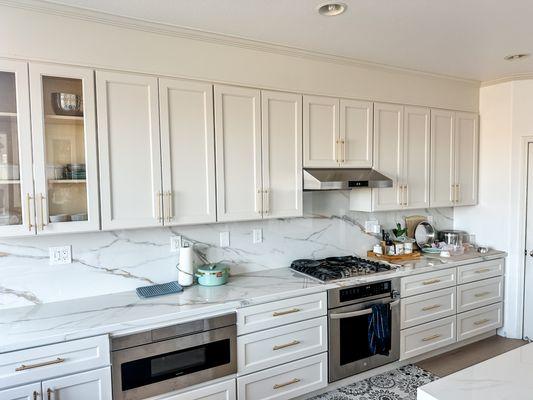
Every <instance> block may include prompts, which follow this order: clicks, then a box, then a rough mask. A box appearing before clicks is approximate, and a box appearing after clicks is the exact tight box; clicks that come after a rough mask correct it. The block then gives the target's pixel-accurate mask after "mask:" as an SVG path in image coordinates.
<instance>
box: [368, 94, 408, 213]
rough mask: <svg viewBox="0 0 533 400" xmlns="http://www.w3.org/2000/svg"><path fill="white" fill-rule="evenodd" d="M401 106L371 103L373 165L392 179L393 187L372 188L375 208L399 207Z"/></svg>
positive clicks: (390, 208) (401, 133) (392, 208)
mask: <svg viewBox="0 0 533 400" xmlns="http://www.w3.org/2000/svg"><path fill="white" fill-rule="evenodd" d="M402 138H403V106H400V105H395V104H380V103H376V104H375V105H374V168H375V169H376V170H377V171H379V172H381V173H382V174H384V175H385V176H387V177H389V178H391V179H392V187H391V188H385V189H375V190H374V195H373V202H374V210H395V209H398V208H399V207H400V197H399V195H400V191H399V188H398V185H399V184H400V182H399V178H400V176H401V167H402V166H401V163H402V152H403V149H402V147H403V143H402Z"/></svg>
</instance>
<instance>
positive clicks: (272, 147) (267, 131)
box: [261, 91, 303, 218]
mask: <svg viewBox="0 0 533 400" xmlns="http://www.w3.org/2000/svg"><path fill="white" fill-rule="evenodd" d="M261 115H262V117H261V121H262V129H261V132H262V158H263V217H264V218H286V217H300V216H302V213H303V211H302V96H300V95H298V94H292V93H282V92H267V91H263V92H261Z"/></svg>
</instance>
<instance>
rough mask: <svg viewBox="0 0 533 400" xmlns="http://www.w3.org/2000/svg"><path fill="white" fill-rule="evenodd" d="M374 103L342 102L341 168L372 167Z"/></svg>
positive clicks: (342, 100)
mask: <svg viewBox="0 0 533 400" xmlns="http://www.w3.org/2000/svg"><path fill="white" fill-rule="evenodd" d="M372 124H373V103H371V102H368V101H357V100H344V99H341V101H340V132H339V133H340V136H339V152H340V154H339V158H340V163H341V167H346V168H371V167H372V136H373V126H372Z"/></svg>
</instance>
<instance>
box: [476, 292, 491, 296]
mask: <svg viewBox="0 0 533 400" xmlns="http://www.w3.org/2000/svg"><path fill="white" fill-rule="evenodd" d="M489 294H490V292H481V293H476V294H475V295H474V296H475V297H485V296H487V295H489Z"/></svg>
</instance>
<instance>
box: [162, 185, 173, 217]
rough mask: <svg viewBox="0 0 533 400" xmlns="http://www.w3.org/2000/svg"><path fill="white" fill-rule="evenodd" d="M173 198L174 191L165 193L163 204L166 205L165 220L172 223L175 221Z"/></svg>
mask: <svg viewBox="0 0 533 400" xmlns="http://www.w3.org/2000/svg"><path fill="white" fill-rule="evenodd" d="M172 198H173V194H172V191H168V192H163V202H164V203H165V204H166V207H165V220H166V221H167V222H172V220H173V219H174V215H173V213H172V211H173V210H174V208H173V207H172ZM165 199H166V202H165Z"/></svg>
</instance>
